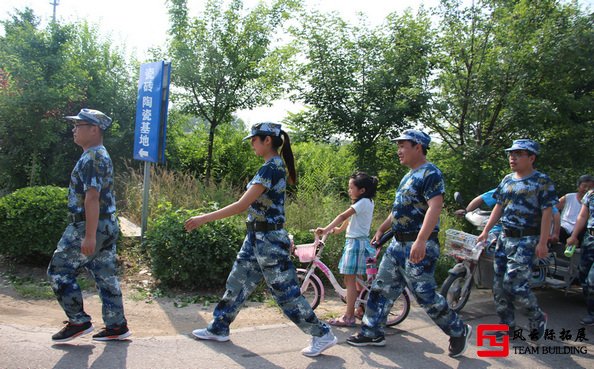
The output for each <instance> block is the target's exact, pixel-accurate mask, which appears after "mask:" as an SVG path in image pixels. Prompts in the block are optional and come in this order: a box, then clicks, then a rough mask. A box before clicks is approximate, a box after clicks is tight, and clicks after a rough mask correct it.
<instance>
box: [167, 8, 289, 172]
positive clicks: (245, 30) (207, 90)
mask: <svg viewBox="0 0 594 369" xmlns="http://www.w3.org/2000/svg"><path fill="white" fill-rule="evenodd" d="M295 6H297V2H295V1H292V0H276V1H274V2H273V4H272V5H271V6H270V7H267V6H266V5H264V4H263V3H260V4H259V5H258V6H256V7H255V8H254V9H253V10H252V11H250V12H247V14H243V3H242V1H241V0H232V1H231V2H230V4H229V7H228V8H227V9H226V10H223V1H221V0H208V1H207V4H206V8H205V10H204V13H203V14H202V15H201V16H200V17H198V18H196V19H190V18H189V17H188V14H187V13H188V9H187V1H186V0H172V1H171V2H170V6H169V15H170V20H171V29H170V35H171V37H172V39H171V42H170V45H169V53H170V56H171V58H172V70H173V71H174V72H173V74H172V83H173V84H174V85H175V86H176V87H179V88H181V91H179V92H177V93H175V94H173V95H172V100H173V101H174V102H176V103H177V104H179V105H180V107H181V110H182V111H183V112H185V113H189V114H193V115H194V116H197V117H199V118H201V119H203V120H204V121H206V122H208V124H209V126H210V127H209V139H208V154H207V164H206V173H205V177H206V180H207V181H208V180H209V179H210V175H211V170H212V155H213V154H212V153H213V143H214V136H215V132H216V129H217V126H218V125H220V124H225V123H229V122H231V121H232V113H234V112H235V111H237V110H240V109H251V108H254V107H256V106H258V105H262V104H268V103H269V102H270V101H271V100H273V99H275V98H277V97H278V96H280V94H281V93H282V92H283V87H284V84H283V83H284V80H285V72H284V68H286V63H287V61H288V60H289V57H290V50H289V49H287V48H281V47H274V46H273V41H275V40H274V39H273V35H274V32H275V31H276V30H277V28H278V27H279V26H280V25H281V22H282V21H283V20H286V19H288V17H289V10H290V9H292V8H293V7H295Z"/></svg>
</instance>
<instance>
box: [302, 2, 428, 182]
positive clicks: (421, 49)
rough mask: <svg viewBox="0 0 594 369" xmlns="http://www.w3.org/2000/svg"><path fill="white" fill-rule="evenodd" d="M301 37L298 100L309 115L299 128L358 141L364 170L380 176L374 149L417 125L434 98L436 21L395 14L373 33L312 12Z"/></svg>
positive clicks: (304, 115) (319, 135)
mask: <svg viewBox="0 0 594 369" xmlns="http://www.w3.org/2000/svg"><path fill="white" fill-rule="evenodd" d="M295 34H296V37H297V40H298V49H299V50H301V51H302V58H303V59H304V60H305V62H304V63H302V64H301V65H300V66H299V67H298V68H297V75H298V76H299V78H297V81H298V83H297V84H296V85H295V89H296V90H297V94H296V96H295V98H297V99H299V100H301V101H302V102H303V103H304V104H305V105H306V106H307V107H308V110H306V111H305V112H303V113H302V114H300V115H298V116H294V117H293V119H292V122H291V123H292V124H294V125H297V126H301V127H303V128H305V130H306V131H309V132H310V135H311V137H316V138H322V139H326V140H327V139H329V138H330V137H332V136H333V135H341V136H343V137H344V138H347V139H351V140H353V143H354V149H355V152H356V157H357V166H358V167H359V168H365V169H367V170H371V171H376V170H377V168H376V166H375V147H374V144H375V143H376V142H377V141H378V139H379V138H380V137H385V136H386V135H389V134H391V133H393V132H394V131H396V130H400V129H402V128H404V127H407V126H410V125H412V124H414V123H415V120H416V119H417V117H419V115H420V113H421V111H422V109H423V107H424V105H425V102H426V101H427V99H428V91H427V89H426V82H427V78H428V77H429V72H430V63H429V59H428V55H429V52H430V50H431V38H430V36H431V32H430V20H429V18H428V16H427V15H426V14H425V13H424V12H421V13H419V15H418V16H417V17H413V16H412V15H411V14H410V13H405V14H404V15H402V16H398V15H396V14H392V15H390V16H389V17H388V19H387V22H386V23H385V24H383V25H381V26H379V27H376V28H373V27H369V26H368V25H367V24H365V23H364V22H363V21H362V22H361V23H360V24H359V25H356V26H352V25H349V24H348V23H346V22H345V21H344V20H342V19H341V18H340V17H338V16H336V15H332V14H331V15H328V14H321V13H317V12H312V13H310V14H306V15H304V19H303V22H302V26H301V27H300V28H299V29H296V30H295Z"/></svg>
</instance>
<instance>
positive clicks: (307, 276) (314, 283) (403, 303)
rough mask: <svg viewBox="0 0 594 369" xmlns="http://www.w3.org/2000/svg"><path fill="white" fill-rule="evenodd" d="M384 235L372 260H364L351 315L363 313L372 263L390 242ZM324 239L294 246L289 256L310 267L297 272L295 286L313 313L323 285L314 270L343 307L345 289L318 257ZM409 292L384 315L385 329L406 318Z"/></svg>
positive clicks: (373, 277)
mask: <svg viewBox="0 0 594 369" xmlns="http://www.w3.org/2000/svg"><path fill="white" fill-rule="evenodd" d="M388 233H390V232H387V233H386V234H385V235H384V237H382V239H381V240H380V242H378V244H377V245H374V246H376V253H375V258H374V259H369V260H367V273H366V274H367V280H362V279H361V278H359V277H357V283H358V285H360V286H361V287H362V288H361V291H360V292H359V295H358V296H357V301H356V302H355V311H365V307H366V305H367V296H368V295H369V291H370V290H371V284H372V283H373V281H374V279H375V276H376V274H377V266H376V260H377V257H378V255H379V253H380V251H381V246H382V245H383V244H384V243H385V242H386V241H387V240H389V239H390V238H392V235H391V234H388ZM326 237H327V235H326V236H324V237H323V238H322V239H320V238H319V237H318V235H315V241H314V242H313V243H308V244H302V245H295V246H294V247H293V253H294V254H295V255H296V256H297V257H298V258H299V261H301V262H302V263H310V264H309V266H308V267H307V268H305V269H303V268H297V277H298V278H299V282H300V284H301V294H302V295H303V297H305V299H306V300H307V301H308V302H309V304H310V305H311V307H312V309H314V310H315V309H316V308H317V307H318V305H319V304H320V302H321V301H323V300H324V294H325V291H324V284H323V283H322V280H321V279H320V277H318V276H317V275H316V274H315V272H316V269H320V270H321V271H322V273H324V275H326V278H327V279H328V280H329V281H330V284H331V285H332V287H333V288H334V290H335V291H336V293H337V294H338V295H339V296H340V298H341V300H342V301H343V302H345V303H346V288H343V287H342V286H341V285H340V283H339V282H338V281H337V280H336V278H335V277H334V274H333V273H332V271H331V270H330V268H328V266H326V264H324V263H323V262H322V261H321V260H320V256H321V255H322V251H323V250H324V246H325V241H326ZM409 296H410V292H409V291H408V287H406V288H404V290H403V291H402V294H400V296H399V297H398V299H396V301H394V305H393V306H392V309H391V310H390V313H389V314H388V318H387V321H386V325H387V326H394V325H397V324H400V323H401V322H402V321H403V320H404V319H406V317H407V316H408V313H409V311H410V297H409Z"/></svg>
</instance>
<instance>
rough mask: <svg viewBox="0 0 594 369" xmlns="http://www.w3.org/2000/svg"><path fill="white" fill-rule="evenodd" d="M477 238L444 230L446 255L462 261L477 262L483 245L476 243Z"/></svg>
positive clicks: (456, 231) (459, 232) (454, 230)
mask: <svg viewBox="0 0 594 369" xmlns="http://www.w3.org/2000/svg"><path fill="white" fill-rule="evenodd" d="M477 238H478V237H477V236H475V235H473V234H470V233H466V232H462V231H458V230H456V229H448V230H446V237H445V248H446V250H447V254H448V255H451V256H454V257H459V258H463V259H471V260H478V258H479V256H480V255H481V251H482V250H483V247H484V243H482V242H481V243H477V241H476V240H477Z"/></svg>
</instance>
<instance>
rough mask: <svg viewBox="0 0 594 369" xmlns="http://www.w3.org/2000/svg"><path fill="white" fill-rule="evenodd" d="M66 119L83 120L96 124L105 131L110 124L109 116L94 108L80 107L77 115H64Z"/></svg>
mask: <svg viewBox="0 0 594 369" xmlns="http://www.w3.org/2000/svg"><path fill="white" fill-rule="evenodd" d="M64 119H66V120H71V121H75V122H78V121H84V122H87V123H90V124H92V125H95V126H98V127H99V128H101V130H102V131H105V130H106V129H108V128H109V127H110V126H111V118H110V117H108V116H107V115H105V114H103V113H102V112H100V111H99V110H94V109H87V108H85V109H82V110H81V111H80V112H79V113H78V114H77V115H69V116H66V117H64Z"/></svg>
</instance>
